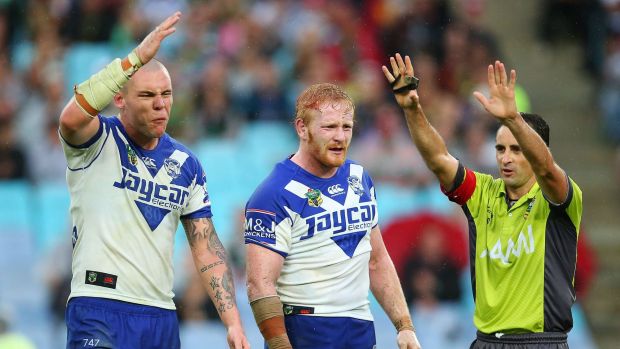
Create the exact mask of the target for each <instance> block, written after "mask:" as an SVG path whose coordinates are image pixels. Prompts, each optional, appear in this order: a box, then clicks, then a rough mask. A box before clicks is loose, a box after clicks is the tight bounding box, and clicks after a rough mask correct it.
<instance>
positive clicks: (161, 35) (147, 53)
mask: <svg viewBox="0 0 620 349" xmlns="http://www.w3.org/2000/svg"><path fill="white" fill-rule="evenodd" d="M180 19H181V12H179V11H177V12H175V13H174V14H172V15H171V16H170V17H168V18H166V19H165V20H164V21H163V22H161V23H160V24H159V25H158V26H157V27H155V29H153V31H152V32H150V33H149V35H147V36H146V37H145V38H144V40H142V42H141V43H140V45H138V47H136V54H137V55H138V58H140V62H142V64H146V63H147V62H148V61H150V60H151V59H152V58H153V57H155V55H156V54H157V51H158V50H159V47H160V46H161V42H162V41H164V39H165V38H166V37H167V36H168V35H170V34H172V33H174V32H175V31H176V28H175V27H174V25H175V24H177V22H178V21H179V20H180Z"/></svg>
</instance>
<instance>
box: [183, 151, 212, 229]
mask: <svg viewBox="0 0 620 349" xmlns="http://www.w3.org/2000/svg"><path fill="white" fill-rule="evenodd" d="M192 159H193V160H194V162H195V164H194V165H195V168H196V177H195V180H194V182H193V183H192V184H191V185H190V186H189V188H188V189H189V200H188V201H187V205H186V206H185V208H184V209H183V213H182V214H181V216H182V217H183V218H190V219H194V218H210V217H212V216H213V214H212V212H211V199H210V198H209V191H208V190H207V176H206V174H205V172H204V170H203V169H202V166H201V165H200V163H199V162H198V161H197V160H195V158H193V157H192Z"/></svg>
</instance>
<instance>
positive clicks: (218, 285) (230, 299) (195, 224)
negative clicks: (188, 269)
mask: <svg viewBox="0 0 620 349" xmlns="http://www.w3.org/2000/svg"><path fill="white" fill-rule="evenodd" d="M183 227H184V228H185V234H186V235H187V240H188V241H189V244H190V246H191V248H195V247H196V243H197V242H198V241H200V240H207V249H208V250H209V252H210V253H212V254H213V255H215V256H217V258H218V260H217V261H215V262H213V263H211V264H209V265H206V266H203V267H202V268H200V272H201V273H204V272H207V271H208V270H211V269H213V268H214V267H216V266H218V265H224V267H225V269H224V273H223V275H221V277H218V276H216V275H211V276H210V279H208V280H209V286H210V287H211V290H212V291H213V293H212V294H213V303H214V304H215V307H216V308H217V310H218V312H219V313H220V314H221V313H224V312H225V311H226V310H230V309H233V308H235V307H236V304H235V302H236V301H235V299H236V297H235V286H234V282H233V277H232V272H231V271H230V268H229V267H228V262H227V259H228V257H227V255H226V250H225V249H224V245H222V242H221V241H220V239H219V238H218V236H217V233H216V232H215V228H214V227H213V222H212V221H211V219H210V218H200V219H188V220H184V221H183ZM205 277H207V278H208V277H209V274H207V275H206V276H205Z"/></svg>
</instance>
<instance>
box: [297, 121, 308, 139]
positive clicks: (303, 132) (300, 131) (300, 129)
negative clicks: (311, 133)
mask: <svg viewBox="0 0 620 349" xmlns="http://www.w3.org/2000/svg"><path fill="white" fill-rule="evenodd" d="M295 131H297V135H298V136H299V139H301V140H303V141H306V140H308V127H307V125H306V123H305V122H304V120H303V119H302V118H296V119H295Z"/></svg>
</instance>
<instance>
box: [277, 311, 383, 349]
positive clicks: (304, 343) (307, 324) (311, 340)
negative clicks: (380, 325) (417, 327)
mask: <svg viewBox="0 0 620 349" xmlns="http://www.w3.org/2000/svg"><path fill="white" fill-rule="evenodd" d="M284 321H285V324H286V333H287V334H288V338H289V340H290V341H291V344H292V345H293V348H294V349H317V348H321V349H350V348H356V349H373V348H375V346H376V343H377V340H376V338H375V326H374V324H373V322H372V321H367V320H360V319H354V318H349V317H321V316H307V315H287V316H285V317H284ZM265 348H266V346H265Z"/></svg>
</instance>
